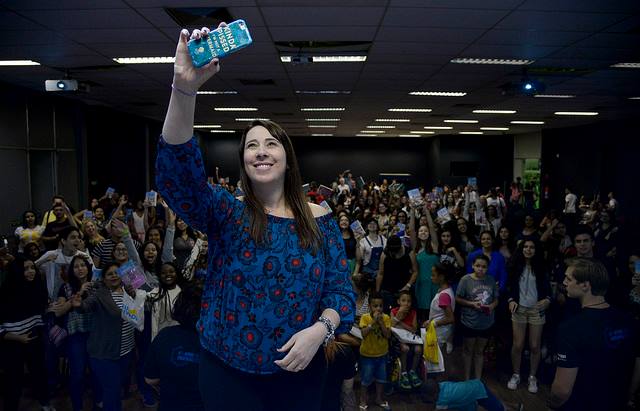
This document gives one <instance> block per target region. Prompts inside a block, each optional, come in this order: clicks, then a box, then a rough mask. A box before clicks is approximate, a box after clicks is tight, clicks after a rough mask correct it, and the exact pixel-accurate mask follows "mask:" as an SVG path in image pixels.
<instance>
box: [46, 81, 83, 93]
mask: <svg viewBox="0 0 640 411" xmlns="http://www.w3.org/2000/svg"><path fill="white" fill-rule="evenodd" d="M44 89H45V90H47V91H78V80H71V79H65V80H45V82H44Z"/></svg>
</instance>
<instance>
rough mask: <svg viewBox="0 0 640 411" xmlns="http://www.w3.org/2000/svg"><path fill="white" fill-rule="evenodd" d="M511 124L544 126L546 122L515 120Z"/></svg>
mask: <svg viewBox="0 0 640 411" xmlns="http://www.w3.org/2000/svg"><path fill="white" fill-rule="evenodd" d="M511 124H544V121H533V120H531V121H529V120H514V121H512V122H511Z"/></svg>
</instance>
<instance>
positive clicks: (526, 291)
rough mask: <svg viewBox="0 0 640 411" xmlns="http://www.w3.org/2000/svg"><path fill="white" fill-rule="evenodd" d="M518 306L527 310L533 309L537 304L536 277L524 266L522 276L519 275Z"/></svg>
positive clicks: (529, 268) (528, 267)
mask: <svg viewBox="0 0 640 411" xmlns="http://www.w3.org/2000/svg"><path fill="white" fill-rule="evenodd" d="M519 285H520V299H519V301H520V305H521V306H523V307H527V308H533V307H535V306H536V303H537V302H538V288H537V287H538V286H537V285H536V276H535V275H534V274H533V271H531V267H530V266H528V265H527V266H525V267H524V270H523V271H522V274H520V281H519Z"/></svg>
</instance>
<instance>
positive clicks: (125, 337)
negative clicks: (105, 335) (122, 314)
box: [111, 291, 135, 357]
mask: <svg viewBox="0 0 640 411" xmlns="http://www.w3.org/2000/svg"><path fill="white" fill-rule="evenodd" d="M122 295H123V293H122V292H119V293H118V292H113V291H111V298H113V302H115V303H116V305H117V306H118V308H119V309H121V310H122V305H123V304H122ZM121 321H122V332H121V334H120V356H121V357H122V356H124V355H126V354H128V353H130V352H131V351H132V350H133V346H134V345H135V340H134V336H133V326H132V325H131V323H129V322H128V321H125V320H121Z"/></svg>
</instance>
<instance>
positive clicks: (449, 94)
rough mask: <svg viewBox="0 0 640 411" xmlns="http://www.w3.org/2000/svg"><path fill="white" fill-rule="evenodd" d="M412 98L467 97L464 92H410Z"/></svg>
mask: <svg viewBox="0 0 640 411" xmlns="http://www.w3.org/2000/svg"><path fill="white" fill-rule="evenodd" d="M409 94H410V95H412V96H435V97H464V96H466V95H467V93H465V92H464V91H412V92H410V93H409Z"/></svg>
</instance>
